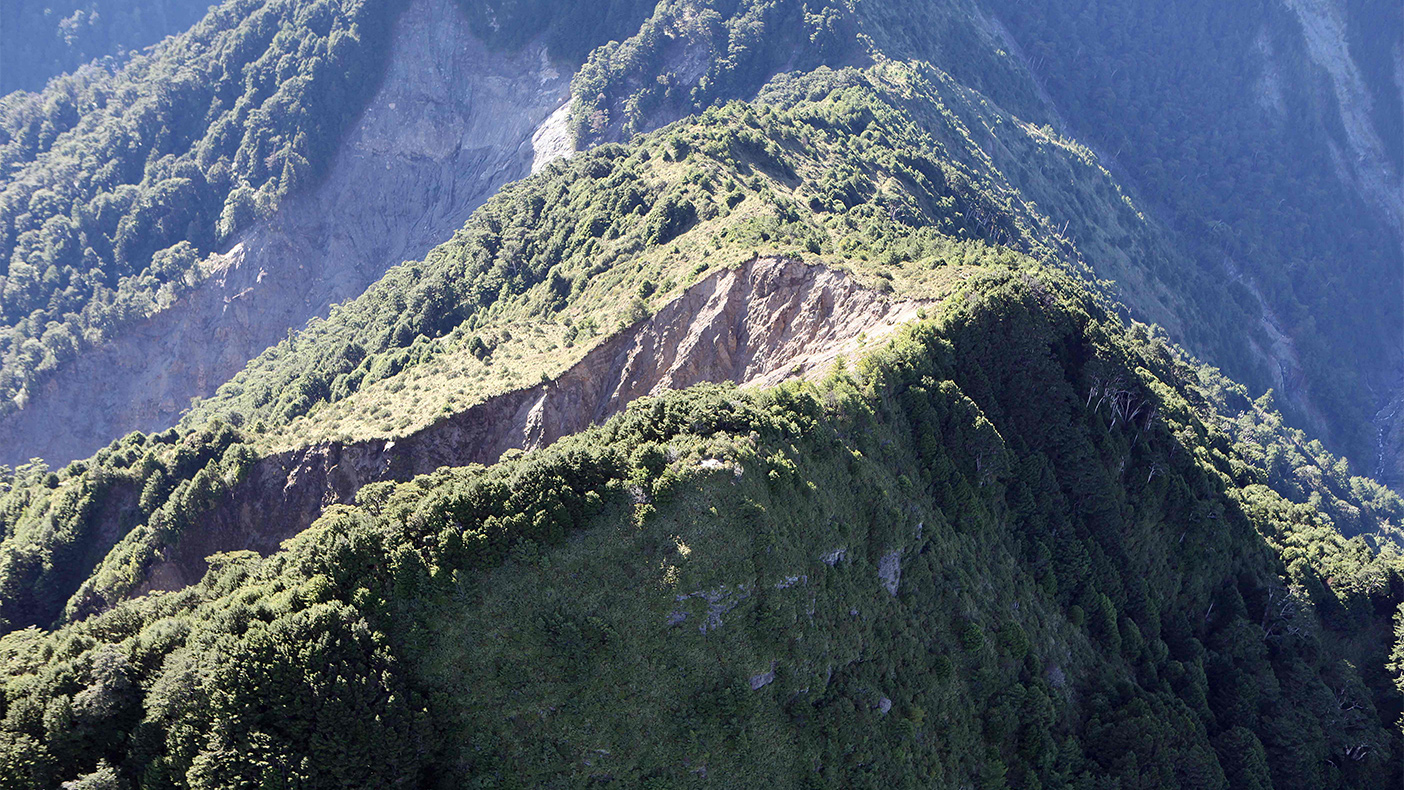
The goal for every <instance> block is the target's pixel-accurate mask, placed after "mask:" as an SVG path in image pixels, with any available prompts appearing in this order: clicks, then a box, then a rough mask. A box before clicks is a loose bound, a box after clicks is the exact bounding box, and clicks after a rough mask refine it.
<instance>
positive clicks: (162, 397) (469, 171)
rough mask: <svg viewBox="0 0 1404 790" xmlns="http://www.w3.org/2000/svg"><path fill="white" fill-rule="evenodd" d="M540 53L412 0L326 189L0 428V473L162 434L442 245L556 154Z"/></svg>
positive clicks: (259, 230) (554, 97)
mask: <svg viewBox="0 0 1404 790" xmlns="http://www.w3.org/2000/svg"><path fill="white" fill-rule="evenodd" d="M569 79H570V75H569V73H563V72H561V71H557V70H556V69H555V68H553V67H552V65H551V63H550V61H549V59H548V57H547V53H546V52H545V50H544V49H543V48H542V47H540V46H535V45H534V46H528V47H526V48H524V49H523V50H522V51H521V52H518V53H515V54H511V55H504V54H500V53H492V52H488V51H487V50H486V49H485V48H484V46H483V44H482V43H481V42H479V41H478V40H477V39H475V38H474V37H473V36H472V35H471V33H470V32H469V28H468V23H467V20H466V18H465V17H464V15H463V12H462V11H461V10H460V9H459V7H458V5H457V4H456V3H455V2H454V0H415V1H414V3H413V4H412V5H411V6H410V7H409V8H408V9H407V10H406V11H405V12H404V14H403V15H402V16H401V18H400V19H399V21H398V22H397V28H396V31H395V36H394V43H393V49H392V54H391V60H390V64H389V66H388V69H387V72H386V74H385V78H384V82H383V83H382V85H381V87H380V89H379V90H378V92H377V94H376V96H375V97H374V98H373V99H372V100H371V102H370V104H369V105H368V107H367V109H366V111H365V113H364V114H363V115H362V117H361V118H360V119H359V120H358V121H357V123H356V124H355V126H354V127H353V128H352V129H351V130H350V131H349V132H348V134H347V137H346V139H345V141H344V142H343V144H342V146H341V149H340V150H339V152H338V154H337V156H336V159H335V161H334V162H333V163H332V164H331V166H330V168H329V173H328V175H327V177H326V178H325V180H324V181H323V182H322V183H321V184H320V185H318V186H317V187H316V188H315V189H313V190H312V191H311V192H310V193H308V194H304V195H300V196H297V197H295V198H292V199H289V200H287V201H285V202H284V204H283V206H282V207H281V208H280V209H279V210H278V212H277V214H276V215H275V216H274V217H273V218H272V219H271V220H269V221H268V222H266V223H261V224H259V225H257V226H255V227H253V228H251V229H250V230H249V231H247V232H246V233H244V234H242V237H241V238H240V239H239V241H238V243H237V244H235V245H234V247H233V249H232V250H230V252H229V253H228V254H227V255H225V256H223V263H222V266H221V268H220V269H219V270H217V271H216V272H215V273H214V275H213V276H211V277H210V278H209V279H208V280H207V281H206V282H205V283H204V284H203V285H202V286H200V287H199V288H198V289H197V290H196V291H195V292H193V293H192V294H190V295H189V296H188V297H186V298H184V299H182V300H181V301H179V302H177V303H176V304H175V305H173V306H172V307H171V308H169V309H167V310H165V311H164V312H162V313H160V314H158V315H156V316H153V317H152V318H151V319H150V320H148V321H146V322H145V323H143V324H142V325H140V326H138V327H136V328H134V329H133V330H132V331H130V332H128V333H127V334H126V335H125V336H124V337H122V338H121V339H119V340H117V341H115V342H113V343H111V344H109V345H108V346H106V347H104V348H100V349H96V350H94V351H91V352H89V353H87V354H86V355H84V356H83V357H81V358H80V359H78V360H76V361H75V362H74V363H72V364H70V365H69V366H67V367H66V368H65V369H64V370H61V371H59V372H58V373H57V374H56V375H55V376H54V377H53V378H52V379H51V380H50V381H49V383H48V384H47V386H46V388H45V389H44V390H43V391H42V392H40V393H39V394H38V395H37V396H36V397H35V398H33V400H32V401H31V402H30V403H29V404H28V406H27V408H25V409H24V410H22V411H20V412H18V413H17V414H14V415H11V416H10V417H8V418H6V419H5V420H3V421H0V463H5V464H15V463H18V462H23V461H25V460H28V459H29V458H30V457H32V456H39V457H42V458H44V459H45V460H47V461H49V462H50V464H63V463H67V462H68V461H70V460H72V459H74V458H79V457H85V456H87V455H89V454H91V453H92V452H94V451H96V450H97V449H98V448H100V447H102V446H104V445H106V444H107V443H108V442H110V441H111V440H112V439H114V438H116V437H118V436H121V435H123V434H125V433H128V432H130V431H133V430H142V431H155V430H162V429H164V428H166V427H169V426H170V425H172V424H174V422H175V421H176V420H177V419H178V418H179V416H180V412H181V410H182V409H184V408H185V407H186V406H188V405H189V402H190V399H191V398H192V397H196V396H206V395H209V394H210V393H212V392H213V391H214V390H215V388H217V387H218V386H219V385H220V384H222V383H223V382H224V381H226V380H227V379H228V378H229V377H230V376H232V375H233V374H234V373H236V372H237V371H239V370H240V369H241V368H243V366H244V365H245V363H247V362H248V360H249V359H251V358H253V357H254V356H257V355H258V354H259V353H260V352H262V351H263V350H264V349H265V348H267V347H268V346H270V345H272V344H273V343H276V342H278V341H279V340H281V339H283V338H284V337H285V336H286V333H287V331H288V330H289V329H298V328H301V327H302V326H303V325H304V324H305V323H306V322H307V320H308V319H309V318H312V317H313V316H317V315H324V314H325V313H326V311H327V308H328V307H329V306H330V305H331V304H333V303H335V302H340V301H343V300H346V299H349V298H352V297H355V296H357V295H359V294H360V293H361V292H362V291H363V290H365V288H366V287H367V286H368V285H370V284H371V283H372V282H374V281H375V280H377V279H379V278H380V276H381V275H382V274H383V273H384V272H385V270H386V269H388V268H389V267H391V266H393V265H395V264H398V263H400V262H401V261H404V260H409V259H419V258H422V257H423V256H424V254H425V253H426V252H427V251H428V250H429V249H431V248H432V247H433V246H434V245H435V244H438V243H440V242H442V241H443V240H444V239H445V238H448V237H449V236H450V235H452V233H453V232H454V231H455V230H457V229H458V228H460V227H462V225H463V223H464V222H465V221H466V220H467V219H468V216H469V214H471V213H472V211H473V210H474V209H475V208H477V207H478V206H479V205H481V204H482V203H483V201H485V200H486V199H487V198H488V197H490V196H491V195H492V194H493V193H494V192H496V191H497V190H498V188H500V187H501V186H502V185H503V184H504V183H506V182H508V181H512V180H515V179H518V178H522V177H524V176H526V175H527V174H529V173H530V172H531V167H532V163H533V160H536V159H542V158H543V157H544V158H549V157H551V156H558V155H563V154H564V153H567V152H568V151H569V147H570V146H569V141H568V140H566V141H562V140H559V139H556V138H555V137H552V136H550V135H545V137H546V138H547V139H548V140H549V141H550V145H551V148H550V150H549V151H545V152H543V153H541V154H538V153H537V151H536V150H535V149H534V146H533V136H534V134H535V132H536V130H537V127H538V126H540V125H542V123H543V122H544V121H545V120H546V119H547V118H548V117H550V116H551V114H552V112H554V111H556V110H557V108H559V107H561V106H562V105H563V104H564V103H565V102H566V100H567V98H568V96H569Z"/></svg>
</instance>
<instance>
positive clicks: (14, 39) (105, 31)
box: [0, 0, 212, 95]
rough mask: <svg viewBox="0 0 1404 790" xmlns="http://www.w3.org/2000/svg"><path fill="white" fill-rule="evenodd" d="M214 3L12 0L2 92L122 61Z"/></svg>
mask: <svg viewBox="0 0 1404 790" xmlns="http://www.w3.org/2000/svg"><path fill="white" fill-rule="evenodd" d="M210 5H212V4H211V3H210V1H209V0H157V2H145V3H131V2H127V1H126V0H60V1H59V2H55V0H12V2H8V3H5V5H4V6H0V95H3V94H6V93H10V92H11V91H16V90H29V91H35V90H39V89H41V88H43V87H44V83H46V82H48V81H49V80H50V79H51V78H53V77H56V76H58V75H60V74H66V73H69V72H72V71H76V70H77V69H78V68H79V67H80V66H82V65H84V64H86V63H88V62H90V61H94V60H100V61H103V62H104V63H107V62H112V61H116V62H120V60H121V59H122V58H123V57H124V56H125V55H126V54H127V53H129V52H136V51H139V50H142V49H144V48H146V47H148V46H150V45H152V44H155V43H157V42H158V41H160V40H161V39H163V38H165V37H166V36H170V35H175V34H178V33H184V32H185V31H186V30H187V29H188V28H189V27H190V26H191V25H193V24H195V23H196V22H198V21H200V17H202V16H204V15H205V12H206V11H208V10H209V7H210ZM109 59H111V60H109Z"/></svg>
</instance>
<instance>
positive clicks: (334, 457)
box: [142, 258, 922, 592]
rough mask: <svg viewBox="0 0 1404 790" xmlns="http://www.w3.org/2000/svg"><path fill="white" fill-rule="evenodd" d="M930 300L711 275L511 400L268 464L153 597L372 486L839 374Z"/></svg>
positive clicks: (782, 279) (785, 263)
mask: <svg viewBox="0 0 1404 790" xmlns="http://www.w3.org/2000/svg"><path fill="white" fill-rule="evenodd" d="M921 306H922V303H920V302H916V301H909V300H898V299H892V298H889V297H886V296H884V295H881V294H879V293H877V292H875V291H872V290H869V289H867V288H864V287H862V286H861V285H859V284H858V283H857V282H856V281H854V280H853V279H852V278H850V277H848V276H847V275H845V274H843V273H841V272H838V271H835V270H833V269H828V268H825V267H822V266H813V265H807V264H804V263H801V262H798V261H794V260H787V259H781V258H761V259H757V260H753V261H751V262H749V263H747V264H745V265H743V266H741V267H739V268H736V269H732V270H724V271H721V272H718V273H716V274H713V275H712V276H710V277H708V278H707V279H706V280H704V281H702V282H700V283H698V284H696V285H694V286H693V287H691V288H690V289H688V290H687V291H686V292H685V293H683V294H682V295H681V296H679V297H678V298H676V299H674V300H673V301H671V302H669V303H668V304H666V305H664V306H663V307H662V308H661V309H659V310H658V312H657V313H656V314H654V315H653V316H652V317H651V318H649V319H647V320H645V321H642V322H640V323H638V324H636V325H635V326H633V327H631V328H629V329H627V330H625V331H623V332H621V333H619V334H618V335H615V336H614V337H611V338H609V339H608V340H605V341H604V342H603V343H601V344H600V345H599V346H598V347H596V348H595V349H593V350H592V351H590V352H589V353H588V354H587V355H586V356H585V358H584V359H582V360H581V361H580V362H578V363H576V365H575V366H573V367H572V368H570V369H569V370H567V371H566V372H565V373H563V374H562V375H561V376H559V377H558V378H556V379H554V380H552V381H549V382H543V383H541V384H538V385H536V386H533V387H529V388H526V389H522V390H516V391H513V392H509V393H505V394H503V395H499V396H497V397H494V398H491V399H489V400H487V401H485V402H483V403H481V404H478V405H476V406H473V407H471V408H469V409H467V410H465V411H463V412H460V413H458V414H455V415H452V416H449V417H446V418H444V419H443V420H441V421H439V422H437V423H435V424H434V425H431V426H429V427H427V428H424V429H423V430H420V431H418V432H416V433H414V434H411V435H409V436H404V437H399V438H395V439H377V440H370V441H362V442H353V443H347V444H320V445H315V446H312V447H306V448H302V449H298V450H292V451H289V452H284V453H279V454H275V455H271V456H268V457H265V458H263V459H260V460H259V461H258V462H256V463H255V465H254V467H253V468H252V469H251V470H250V472H249V474H248V476H247V477H246V478H245V480H244V481H243V482H242V483H240V484H239V486H238V487H237V488H236V490H235V491H234V492H233V493H232V494H231V496H229V497H228V499H227V501H226V502H225V503H224V504H222V505H220V506H219V507H217V508H216V509H215V510H214V511H212V512H211V513H209V514H207V515H206V516H205V517H204V518H203V519H202V522H201V523H200V524H199V526H197V527H195V528H192V529H189V530H187V532H186V534H185V535H183V536H182V538H181V541H180V543H179V545H177V546H175V547H173V549H172V550H171V551H170V552H169V554H168V556H167V557H166V558H165V559H163V560H162V561H161V562H160V563H158V565H157V567H156V568H154V569H153V570H152V572H151V573H149V574H148V577H147V578H148V583H147V585H146V586H145V587H143V590H142V591H143V592H145V591H149V590H153V589H176V588H179V587H181V586H184V585H186V584H190V583H193V582H195V581H197V580H198V579H199V577H200V576H201V575H202V574H203V573H204V569H205V559H204V558H205V557H206V556H208V555H210V554H213V553H215V552H218V551H231V550H235V549H252V550H255V551H258V552H262V553H268V552H271V551H274V550H276V549H277V548H278V545H279V544H280V543H281V542H282V541H283V540H285V539H287V538H289V537H291V536H293V535H295V534H297V533H298V532H300V531H302V530H303V529H305V528H306V527H307V526H308V525H310V524H311V523H312V522H313V521H314V520H315V519H316V518H317V516H318V515H320V514H321V512H322V511H323V509H324V508H326V507H327V506H328V505H331V504H333V503H337V502H350V501H352V500H353V499H354V497H355V494H356V491H358V490H359V489H360V488H361V487H362V486H364V485H366V484H367V483H372V482H376V481H381V480H408V479H409V478H411V477H413V476H415V475H418V474H424V473H427V472H432V471H434V470H435V469H438V468H439V467H443V466H462V465H465V464H469V463H493V462H495V461H496V460H497V459H498V458H499V457H501V455H502V453H504V452H506V451H507V450H509V449H513V448H519V449H533V448H537V447H543V446H545V445H548V444H550V443H551V442H554V441H555V440H557V439H559V438H561V437H563V436H567V435H570V434H573V433H577V432H579V431H581V430H583V429H585V428H587V427H589V426H590V425H591V424H594V423H598V422H600V421H603V420H605V419H607V418H609V417H610V416H612V415H614V414H617V413H619V412H620V411H622V410H623V409H624V407H625V406H627V405H628V404H629V403H630V402H631V401H633V400H634V399H636V398H639V397H641V396H645V395H653V394H658V393H661V392H663V391H665V390H669V389H681V388H684V387H688V386H691V385H693V384H698V383H702V382H709V381H710V382H721V381H731V382H736V383H738V384H741V385H756V386H765V385H773V384H777V383H779V382H781V381H783V380H785V379H788V378H794V377H801V376H805V375H810V374H820V373H826V372H828V371H829V370H830V369H831V368H832V366H833V363H834V362H835V360H836V359H837V358H838V357H839V356H841V355H845V354H852V353H855V352H857V351H859V350H860V349H861V348H863V347H864V346H865V345H867V344H871V343H873V342H876V341H880V340H882V339H883V338H886V337H887V336H889V335H891V334H892V333H893V332H894V331H896V329H897V328H899V327H900V326H901V325H902V324H904V323H906V322H908V321H910V320H912V319H914V318H916V317H917V313H918V310H919V309H920V308H921Z"/></svg>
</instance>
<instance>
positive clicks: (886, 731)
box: [0, 267, 1404, 788]
mask: <svg viewBox="0 0 1404 790" xmlns="http://www.w3.org/2000/svg"><path fill="white" fill-rule="evenodd" d="M1194 380H1195V373H1194V370H1193V368H1190V367H1186V366H1185V365H1184V363H1183V362H1182V361H1180V360H1179V359H1177V356H1176V355H1175V353H1174V352H1173V350H1172V349H1170V348H1168V347H1166V346H1165V345H1164V344H1162V343H1159V342H1157V341H1149V342H1147V341H1146V340H1137V339H1136V337H1135V334H1134V333H1130V332H1127V331H1126V330H1125V329H1124V328H1123V327H1122V326H1120V325H1119V323H1118V322H1117V321H1116V320H1115V319H1114V318H1113V317H1111V316H1110V315H1108V314H1107V313H1106V312H1105V310H1104V308H1102V307H1101V306H1100V305H1098V304H1097V303H1096V302H1095V301H1094V300H1090V299H1088V297H1087V296H1085V295H1083V294H1081V293H1080V289H1079V288H1078V287H1077V286H1075V285H1073V284H1072V283H1071V282H1070V281H1069V280H1067V278H1063V277H1056V276H1051V275H1050V274H1049V273H1047V272H1039V271H1038V270H1037V269H1034V268H1024V269H1023V270H1022V272H1021V271H1019V270H1017V269H1010V268H1003V267H991V268H990V269H989V270H988V271H987V272H984V273H980V274H976V275H974V276H973V277H972V278H971V279H970V280H969V281H968V282H967V283H966V285H965V286H964V287H963V288H962V289H961V291H960V292H959V293H958V294H957V295H956V297H955V298H952V299H949V300H947V302H946V303H945V306H944V307H943V308H941V310H940V316H939V318H935V319H934V320H933V321H928V322H925V323H921V324H919V325H917V326H916V327H914V328H913V330H912V331H911V332H909V333H907V334H905V335H904V336H903V337H902V338H901V339H900V340H898V341H897V342H896V343H894V344H893V345H892V346H890V347H889V348H888V349H886V350H884V351H882V352H880V353H879V354H877V355H876V356H873V357H871V358H866V359H864V360H863V361H862V362H861V363H860V364H858V365H856V367H854V368H853V369H852V372H843V373H840V374H839V375H837V376H835V377H833V378H830V379H827V380H826V381H824V382H823V383H820V384H818V385H814V384H808V385H800V386H793V385H791V386H784V387H781V388H778V389H773V390H765V391H760V392H754V391H751V392H747V391H738V390H735V389H728V388H702V389H697V390H688V391H685V392H682V393H677V394H672V395H668V396H665V397H663V398H660V399H655V400H645V401H641V402H639V403H637V404H636V405H635V406H634V407H631V408H630V409H629V410H628V411H627V412H626V414H625V415H623V416H622V417H619V418H616V419H615V420H613V421H611V422H610V423H608V424H606V426H604V427H603V428H602V429H592V430H590V431H588V432H586V433H585V434H583V435H581V436H579V437H574V438H571V439H566V440H564V441H562V442H561V443H559V444H557V445H555V446H553V447H552V448H550V449H546V450H539V451H536V452H533V453H530V454H527V455H525V456H516V457H511V458H508V459H504V461H502V462H501V463H499V464H496V465H494V466H492V467H489V468H484V467H481V466H470V467H467V468H462V469H448V468H445V469H442V470H440V471H439V472H437V473H435V474H433V475H431V476H428V477H424V478H419V479H417V480H416V481H414V482H412V483H408V484H403V485H400V486H394V485H392V484H385V485H381V486H371V487H369V488H367V489H364V490H363V491H362V492H361V494H360V495H359V496H358V498H357V499H358V504H357V506H355V507H338V508H333V509H332V510H331V511H330V512H329V513H328V514H327V515H326V516H324V517H323V518H322V519H321V520H320V521H319V522H318V524H317V525H316V526H314V527H313V528H312V529H310V530H308V531H306V532H304V533H302V534H301V535H300V536H299V537H297V538H296V539H294V540H293V541H291V542H289V543H288V544H286V546H285V548H284V550H283V551H282V552H279V553H277V554H274V555H273V556H271V557H270V558H268V559H266V560H264V559H259V558H258V557H257V555H254V554H252V553H242V554H238V553H236V554H227V555H220V556H217V557H216V558H215V562H214V565H213V566H212V568H211V571H210V572H209V574H208V575H207V577H206V579H205V580H204V581H203V582H202V583H201V584H199V585H197V586H194V587H191V588H188V589H186V590H183V591H181V592H178V593H169V594H164V595H154V596H148V597H145V598H141V599H138V600H136V601H133V602H130V603H124V604H120V605H119V606H117V607H116V608H114V609H113V610H111V611H109V612H108V613H106V614H103V615H101V616H98V617H93V618H89V619H87V620H85V621H84V622H82V623H80V624H76V625H71V626H66V627H64V628H61V629H59V630H57V631H55V632H53V633H52V634H45V633H42V632H38V631H32V630H31V631H21V632H17V633H14V634H12V635H11V636H9V637H7V638H5V640H4V641H3V643H0V645H2V646H3V647H0V649H3V651H4V654H5V656H6V664H5V666H6V668H7V670H6V671H7V673H8V679H7V684H6V697H5V699H6V716H5V719H4V722H5V723H4V744H5V749H6V759H5V762H4V767H5V770H6V771H7V777H8V778H9V779H10V780H11V781H12V782H16V783H19V784H29V783H33V784H36V785H43V784H50V783H53V782H54V781H57V780H61V779H63V778H65V777H77V776H79V775H85V774H86V775H87V777H88V781H92V782H97V781H99V780H100V781H103V782H119V783H124V782H125V783H130V782H140V783H141V785H142V786H170V785H174V786H191V787H206V786H208V787H218V786H226V785H228V784H231V783H238V782H286V783H291V784H298V785H307V786H344V785H347V784H350V785H357V786H362V785H371V784H382V785H383V784H385V783H390V782H398V783H401V784H406V785H421V784H433V783H436V780H437V782H443V783H446V784H450V785H452V784H459V783H462V782H474V783H478V784H483V785H486V786H498V785H505V786H558V785H559V786H568V785H571V784H577V783H579V782H587V781H605V780H614V781H637V782H651V783H653V784H656V785H658V786H664V785H665V784H666V785H668V786H677V785H683V786H692V785H696V786H706V785H712V784H721V785H723V786H741V785H746V784H754V783H756V782H762V781H764V782H772V783H778V784H779V785H781V786H814V785H816V784H817V785H819V786H873V787H879V786H882V787H891V786H928V785H930V784H937V785H960V784H968V783H979V784H980V785H982V786H988V787H1002V786H1029V785H1031V784H1034V783H1035V782H1037V786H1054V787H1058V786H1077V787H1082V786H1085V787H1093V786H1103V785H1105V784H1107V783H1111V784H1112V785H1113V786H1121V787H1147V788H1150V787H1156V788H1163V787H1230V786H1231V787H1244V786H1259V787H1279V788H1290V787H1302V788H1320V787H1375V786H1378V787H1390V786H1393V785H1394V784H1396V783H1397V782H1398V781H1399V776H1398V770H1399V765H1400V760H1399V757H1400V754H1399V751H1398V749H1399V740H1398V734H1397V732H1394V731H1393V730H1392V727H1393V725H1392V724H1391V722H1393V721H1395V720H1396V719H1397V717H1398V715H1399V699H1400V697H1399V691H1398V690H1397V689H1395V688H1393V686H1392V685H1391V684H1390V683H1389V682H1388V680H1387V675H1386V673H1385V665H1386V660H1387V655H1386V653H1387V645H1388V644H1389V643H1390V637H1389V631H1390V622H1389V619H1390V618H1389V615H1390V612H1391V611H1392V610H1393V609H1394V608H1395V606H1396V605H1397V603H1398V601H1399V600H1400V599H1401V593H1404V577H1401V576H1400V566H1399V559H1398V556H1399V555H1398V554H1397V553H1391V554H1385V555H1377V554H1376V553H1375V552H1374V551H1373V550H1371V549H1369V548H1367V547H1366V546H1365V545H1364V544H1362V543H1359V542H1343V541H1342V540H1341V539H1340V538H1339V536H1338V534H1337V533H1335V532H1334V530H1333V529H1332V527H1331V526H1330V524H1329V522H1328V521H1325V520H1323V518H1322V516H1321V515H1320V514H1319V513H1318V512H1316V511H1314V510H1313V509H1312V508H1311V507H1310V506H1306V507H1301V506H1292V505H1290V504H1289V503H1287V502H1286V501H1285V500H1283V499H1281V498H1280V497H1279V496H1278V495H1277V494H1275V493H1274V492H1273V491H1272V490H1271V489H1269V488H1267V487H1266V486H1263V485H1261V484H1259V483H1256V482H1253V481H1254V480H1255V479H1262V478H1261V475H1263V473H1264V470H1263V469H1262V468H1261V467H1260V466H1257V465H1256V464H1255V463H1254V462H1253V461H1252V459H1251V457H1249V456H1245V455H1244V454H1242V452H1241V450H1239V449H1236V448H1235V447H1233V446H1232V445H1231V444H1230V440H1229V437H1228V436H1227V435H1226V434H1224V433H1221V432H1220V431H1219V429H1218V428H1216V427H1215V423H1214V422H1212V421H1211V422H1204V421H1203V420H1202V418H1201V416H1200V415H1204V416H1211V414H1212V413H1211V412H1204V411H1203V408H1204V405H1207V404H1204V405H1199V406H1196V405H1195V403H1196V400H1197V396H1196V395H1195V384H1194V383H1193V382H1194ZM1113 382H1114V384H1111V386H1109V384H1110V383H1113ZM1089 389H1090V390H1091V392H1092V393H1093V395H1094V396H1096V397H1094V398H1091V399H1089V398H1087V397H1086V395H1085V394H1084V392H1085V391H1088V390H1089ZM1186 396H1188V397H1189V398H1190V399H1186ZM1074 503H1075V505H1074ZM318 700H325V701H326V702H325V703H320V702H318ZM371 722H374V724H373V725H372V724H370V723H371ZM206 733H208V734H209V735H205V734H206ZM370 753H373V754H375V755H376V759H375V760H370V761H368V760H365V759H363V758H364V755H366V754H370Z"/></svg>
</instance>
